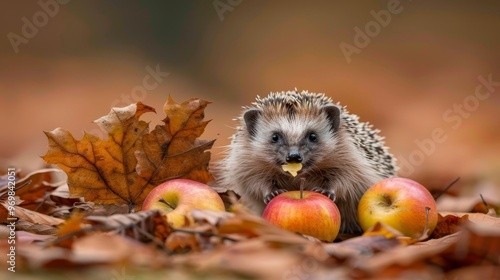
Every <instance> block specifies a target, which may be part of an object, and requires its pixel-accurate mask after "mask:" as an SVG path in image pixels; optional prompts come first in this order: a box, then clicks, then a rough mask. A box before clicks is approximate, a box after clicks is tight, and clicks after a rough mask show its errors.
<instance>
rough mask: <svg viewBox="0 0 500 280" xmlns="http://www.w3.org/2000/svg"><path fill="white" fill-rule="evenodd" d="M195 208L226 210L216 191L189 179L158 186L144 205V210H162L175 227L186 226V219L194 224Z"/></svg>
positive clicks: (167, 182)
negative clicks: (192, 213)
mask: <svg viewBox="0 0 500 280" xmlns="http://www.w3.org/2000/svg"><path fill="white" fill-rule="evenodd" d="M195 208H197V209H208V210H219V211H224V210H225V208H224V203H223V202H222V199H221V198H220V196H219V194H218V193H217V192H216V191H214V190H213V189H212V188H211V187H209V186H208V185H205V184H202V183H200V182H196V181H193V180H187V179H174V180H170V181H166V182H165V183H162V184H160V185H158V186H156V187H155V188H154V189H152V190H151V192H150V193H149V194H148V195H147V196H146V198H145V199H144V202H143V204H142V210H151V209H158V210H160V211H161V212H162V213H163V214H165V215H166V216H167V221H168V222H169V223H170V224H171V225H172V226H173V227H182V226H184V225H185V222H186V218H187V219H188V220H190V221H191V222H192V219H193V218H192V217H191V210H193V209H195Z"/></svg>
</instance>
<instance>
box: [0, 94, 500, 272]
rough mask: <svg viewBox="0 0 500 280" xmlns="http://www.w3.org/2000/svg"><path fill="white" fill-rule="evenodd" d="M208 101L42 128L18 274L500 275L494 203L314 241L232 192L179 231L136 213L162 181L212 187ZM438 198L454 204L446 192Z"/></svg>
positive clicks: (25, 190)
mask: <svg viewBox="0 0 500 280" xmlns="http://www.w3.org/2000/svg"><path fill="white" fill-rule="evenodd" d="M208 104H209V102H207V101H204V100H201V99H196V98H195V99H190V100H187V101H185V102H182V103H180V104H178V103H175V102H174V101H173V99H172V98H170V97H169V98H168V100H167V102H166V103H165V105H164V107H163V110H164V112H165V115H166V117H165V118H164V119H163V124H162V125H158V126H156V127H155V128H154V129H153V130H152V131H149V128H148V124H147V123H146V122H144V121H141V120H140V116H141V115H143V114H144V113H150V112H154V111H155V110H154V109H153V108H152V107H150V106H147V105H144V104H142V103H140V102H139V103H136V104H131V105H130V106H127V107H124V108H113V109H112V110H111V111H110V113H109V114H108V115H107V116H104V117H102V118H100V119H98V120H97V121H96V123H97V125H99V126H100V127H101V128H102V129H103V130H105V131H106V132H107V133H108V138H107V139H99V138H97V137H96V136H93V135H90V134H87V133H86V134H85V135H84V136H83V138H82V139H81V140H76V139H74V138H73V136H72V135H71V133H70V132H69V131H67V130H64V129H61V128H57V129H55V130H53V131H51V132H46V135H47V138H48V141H49V150H48V152H47V154H46V155H44V156H43V158H44V159H45V160H46V162H47V163H52V164H56V165H57V166H58V167H59V168H60V169H54V168H44V169H40V170H38V171H36V172H33V173H31V174H28V175H26V176H24V177H23V178H19V179H18V186H19V185H20V183H22V182H29V183H27V184H25V185H24V186H23V187H22V188H19V189H18V190H17V192H16V195H17V196H16V202H17V205H16V217H17V218H18V220H17V221H16V230H17V232H16V234H17V243H16V250H17V251H16V254H17V255H16V257H17V259H16V270H17V271H19V272H21V273H22V274H21V275H24V276H29V275H40V274H39V272H40V271H41V272H43V274H47V275H55V274H54V273H56V274H57V275H64V277H66V278H79V279H83V278H88V279H122V278H119V277H130V279H136V277H138V276H139V275H141V276H144V277H145V279H149V278H148V277H151V278H154V279H192V278H204V279H206V278H207V277H209V278H217V279H239V278H242V279H331V278H339V279H342V278H354V279H356V278H363V279H364V278H408V277H413V278H416V277H417V278H419V279H420V278H424V279H441V278H453V279H455V278H457V279H460V278H465V279H466V278H468V276H469V275H474V276H478V277H480V278H481V277H482V278H483V279H498V278H500V269H499V262H500V219H499V218H498V216H497V213H496V212H495V211H494V209H498V204H497V200H496V199H491V198H489V199H488V204H485V203H483V205H482V206H481V204H480V203H479V202H478V201H477V198H474V203H472V202H470V203H467V204H466V207H467V208H465V209H464V208H463V207H462V208H460V210H461V211H462V212H456V211H451V212H443V211H441V212H440V214H439V220H438V225H437V227H436V229H435V231H434V232H433V233H432V235H431V236H430V237H429V238H427V239H424V240H415V239H408V238H406V237H403V236H402V235H401V234H400V233H398V232H397V231H395V230H394V229H391V228H389V227H387V226H386V225H383V224H379V225H377V226H376V227H374V228H373V229H372V230H369V231H368V232H366V233H365V234H363V235H362V236H355V237H352V236H347V237H343V238H340V239H338V240H336V241H335V242H333V243H325V242H320V241H319V240H316V239H315V238H313V237H309V236H302V235H299V234H295V233H292V232H288V231H285V230H283V229H280V228H278V227H275V226H273V225H270V224H269V223H267V222H266V221H265V220H263V219H262V218H261V217H258V216H255V215H253V214H251V213H250V212H248V211H247V210H246V209H245V208H244V207H243V206H242V205H240V204H238V203H237V202H235V201H236V199H235V198H234V197H230V199H229V201H231V203H230V204H231V207H230V208H229V209H228V211H227V212H218V211H209V210H199V209H195V210H193V211H192V216H193V218H194V222H192V223H189V224H188V225H187V226H185V227H182V228H172V227H171V226H170V225H169V224H168V222H167V221H166V220H165V217H164V216H162V215H161V214H160V213H159V212H158V211H156V210H150V211H140V206H141V204H142V201H143V200H144V198H145V196H146V195H147V194H148V193H149V191H150V190H151V189H152V188H153V187H154V186H156V185H158V184H160V183H162V182H164V181H166V180H170V179H173V178H189V179H193V180H196V181H200V182H203V183H209V182H210V181H212V180H213V177H212V175H211V174H210V172H209V171H208V164H209V161H210V152H209V151H207V150H209V149H210V148H211V147H212V145H213V143H214V140H201V139H199V137H200V136H201V135H202V133H203V131H204V129H205V127H206V125H207V124H208V121H204V109H205V108H206V106H207V105H208ZM60 170H62V171H64V173H66V174H67V178H66V177H64V176H61V174H63V173H62V172H61V171H60ZM0 183H1V185H0V204H2V205H1V206H0V219H1V222H2V225H0V236H1V237H2V239H0V251H2V252H4V251H5V252H8V250H9V247H10V245H9V244H8V243H7V237H8V234H9V230H8V228H7V226H6V225H7V224H8V222H7V220H6V217H7V212H6V211H7V210H6V208H5V206H6V204H5V203H6V194H5V190H6V189H7V184H6V180H5V176H2V177H0ZM224 196H226V194H224V195H223V197H224ZM443 199H445V200H446V203H445V204H446V205H454V204H453V199H454V197H453V196H448V195H446V196H444V198H443ZM455 199H456V201H460V200H463V199H464V198H463V197H456V198H455ZM438 203H439V201H438ZM475 212H476V213H475ZM477 212H482V213H477ZM1 256H2V257H0V260H1V261H2V263H3V266H5V263H6V260H7V259H6V254H3V253H2V254H1ZM74 268H77V269H78V270H74ZM5 271H7V270H6V269H3V271H2V272H0V276H2V278H3V276H4V275H5V276H7V274H5ZM469 278H470V277H469ZM47 279H50V276H49V277H48V278H47ZM123 279H125V278H123ZM137 279H139V278H137ZM141 279H142V278H141Z"/></svg>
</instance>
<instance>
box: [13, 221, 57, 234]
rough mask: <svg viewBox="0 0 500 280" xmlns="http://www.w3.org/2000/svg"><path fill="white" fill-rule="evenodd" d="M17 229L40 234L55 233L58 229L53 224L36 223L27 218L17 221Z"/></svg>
mask: <svg viewBox="0 0 500 280" xmlns="http://www.w3.org/2000/svg"><path fill="white" fill-rule="evenodd" d="M16 230H22V231H25V232H29V233H34V234H40V235H53V234H55V233H56V232H57V229H56V228H55V227H53V226H49V225H43V224H35V223H32V222H28V221H25V220H18V221H17V222H16Z"/></svg>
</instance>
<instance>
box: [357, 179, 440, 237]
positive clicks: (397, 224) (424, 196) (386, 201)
mask: <svg viewBox="0 0 500 280" xmlns="http://www.w3.org/2000/svg"><path fill="white" fill-rule="evenodd" d="M427 209H428V210H427ZM358 219H359V224H360V225H361V228H362V229H363V230H364V231H366V230H368V229H370V228H371V227H373V226H374V225H375V224H376V223H377V222H382V223H384V224H387V225H389V226H390V227H393V228H395V229H397V230H398V231H399V232H401V233H402V234H404V235H405V236H409V237H412V238H419V237H421V236H426V235H427V236H428V235H430V234H431V233H432V231H433V230H434V229H435V228H436V225H437V220H438V213H437V207H436V201H435V200H434V198H433V197H432V195H431V194H430V192H429V191H428V190H427V189H426V188H425V187H424V186H422V185H421V184H419V183H417V182H415V181H413V180H410V179H407V178H388V179H384V180H382V181H380V182H378V183H376V184H375V185H373V186H372V187H370V188H369V189H368V190H367V191H366V192H365V194H364V195H363V196H362V197H361V200H360V201H359V205H358ZM424 230H426V232H425V233H424Z"/></svg>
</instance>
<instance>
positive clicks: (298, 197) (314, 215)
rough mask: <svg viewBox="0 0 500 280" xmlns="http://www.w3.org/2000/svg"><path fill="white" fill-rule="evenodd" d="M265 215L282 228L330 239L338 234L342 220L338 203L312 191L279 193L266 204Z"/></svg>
mask: <svg viewBox="0 0 500 280" xmlns="http://www.w3.org/2000/svg"><path fill="white" fill-rule="evenodd" d="M301 192H302V193H301ZM262 217H263V218H264V219H265V220H267V221H269V222H270V223H271V224H274V225H276V226H278V227H281V228H283V229H286V230H289V231H292V232H297V233H301V234H305V235H310V236H313V237H316V238H318V239H320V240H323V241H329V242H331V241H333V240H335V238H336V237H337V235H338V233H339V229H340V221H341V218H340V212H339V209H338V208H337V205H335V203H334V202H333V201H332V200H331V199H329V198H328V197H326V196H325V195H322V194H320V193H317V192H312V191H288V192H284V193H281V194H279V195H278V196H276V197H275V198H273V199H272V200H271V201H270V202H269V203H268V204H267V206H266V208H265V209H264V212H263V213H262Z"/></svg>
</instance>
